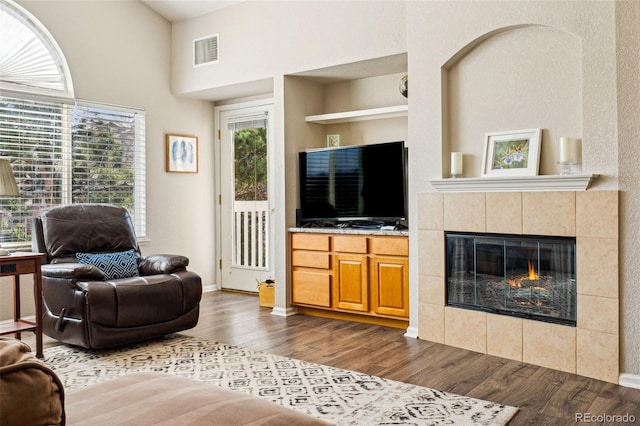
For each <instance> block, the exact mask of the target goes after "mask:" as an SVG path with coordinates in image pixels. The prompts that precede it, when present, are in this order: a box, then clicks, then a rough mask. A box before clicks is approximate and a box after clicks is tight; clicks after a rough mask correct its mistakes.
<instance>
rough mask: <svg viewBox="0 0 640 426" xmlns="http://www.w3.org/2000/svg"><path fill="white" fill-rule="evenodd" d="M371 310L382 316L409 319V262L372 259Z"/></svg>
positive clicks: (382, 258) (400, 258) (401, 259)
mask: <svg viewBox="0 0 640 426" xmlns="http://www.w3.org/2000/svg"><path fill="white" fill-rule="evenodd" d="M371 305H372V306H371V310H372V311H373V312H375V313H377V314H381V315H394V316H399V317H409V260H408V259H407V258H405V257H378V256H374V257H372V258H371Z"/></svg>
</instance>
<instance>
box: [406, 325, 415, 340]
mask: <svg viewBox="0 0 640 426" xmlns="http://www.w3.org/2000/svg"><path fill="white" fill-rule="evenodd" d="M404 337H410V338H412V339H417V338H418V328H417V327H407V332H406V333H404Z"/></svg>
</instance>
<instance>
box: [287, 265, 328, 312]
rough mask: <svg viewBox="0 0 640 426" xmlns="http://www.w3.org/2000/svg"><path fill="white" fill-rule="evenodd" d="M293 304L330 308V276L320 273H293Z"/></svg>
mask: <svg viewBox="0 0 640 426" xmlns="http://www.w3.org/2000/svg"><path fill="white" fill-rule="evenodd" d="M291 287H292V295H291V296H292V297H291V301H292V302H293V303H300V304H305V305H316V306H324V307H326V308H330V307H331V276H330V275H329V274H328V273H327V274H325V273H321V272H306V271H293V275H292V286H291Z"/></svg>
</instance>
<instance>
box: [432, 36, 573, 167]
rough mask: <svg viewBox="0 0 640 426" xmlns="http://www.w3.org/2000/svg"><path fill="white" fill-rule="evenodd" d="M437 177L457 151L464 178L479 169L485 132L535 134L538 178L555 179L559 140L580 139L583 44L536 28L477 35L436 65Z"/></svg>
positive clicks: (571, 37)
mask: <svg viewBox="0 0 640 426" xmlns="http://www.w3.org/2000/svg"><path fill="white" fill-rule="evenodd" d="M442 99H443V115H442V119H443V123H442V129H443V150H442V153H443V154H442V155H443V159H442V161H443V168H442V169H443V174H444V177H448V176H449V174H450V173H449V167H450V165H449V154H450V152H453V151H460V152H463V153H464V154H465V155H464V176H465V177H478V176H480V174H481V171H482V166H483V165H482V154H483V150H484V139H485V134H486V133H488V132H498V131H509V130H522V129H531V128H542V129H543V132H542V142H541V156H540V167H539V174H543V175H548V174H551V175H552V174H557V173H558V172H559V170H558V166H557V163H556V162H557V159H558V157H559V149H558V146H557V145H558V139H559V138H560V137H561V136H569V137H574V138H582V127H583V126H582V102H583V100H582V41H581V39H580V38H579V37H577V36H576V35H574V34H570V33H568V32H566V31H563V30H559V29H556V28H552V27H548V26H541V25H517V26H510V27H505V28H500V29H497V30H494V31H491V32H489V33H486V34H484V35H483V36H481V37H478V38H477V39H475V40H474V41H472V42H471V43H469V44H467V45H466V46H465V47H464V48H462V49H460V50H459V51H458V52H456V53H455V54H454V55H453V56H452V57H451V58H450V59H449V60H448V61H447V62H446V63H445V64H444V65H443V66H442Z"/></svg>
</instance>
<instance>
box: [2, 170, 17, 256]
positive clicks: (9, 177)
mask: <svg viewBox="0 0 640 426" xmlns="http://www.w3.org/2000/svg"><path fill="white" fill-rule="evenodd" d="M18 195H20V191H19V190H18V185H17V184H16V178H15V176H14V175H13V170H12V169H11V163H9V160H5V159H1V160H0V197H4V196H8V197H17V196H18ZM1 226H2V219H1V218H0V228H1ZM1 244H2V243H1V242H0V256H8V255H10V254H11V252H9V250H6V249H3V248H1Z"/></svg>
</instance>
